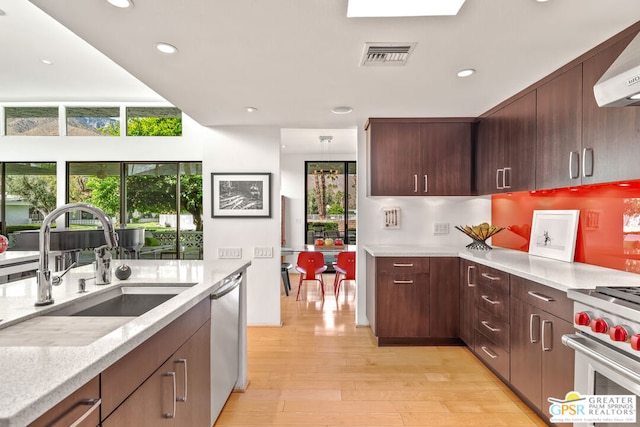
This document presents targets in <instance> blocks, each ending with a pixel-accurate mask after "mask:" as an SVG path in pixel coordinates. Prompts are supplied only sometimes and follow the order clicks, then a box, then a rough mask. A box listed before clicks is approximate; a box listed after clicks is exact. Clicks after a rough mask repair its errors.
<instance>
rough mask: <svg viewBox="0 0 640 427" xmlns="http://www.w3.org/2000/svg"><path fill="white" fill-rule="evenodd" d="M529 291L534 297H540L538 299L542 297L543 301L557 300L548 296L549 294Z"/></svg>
mask: <svg viewBox="0 0 640 427" xmlns="http://www.w3.org/2000/svg"><path fill="white" fill-rule="evenodd" d="M527 293H528V294H529V295H531V296H532V297H534V298H538V299H541V300H542V301H545V302H552V301H555V300H554V299H553V298H551V297H548V296H546V295H542V294H539V293H537V292H534V291H529V292H527Z"/></svg>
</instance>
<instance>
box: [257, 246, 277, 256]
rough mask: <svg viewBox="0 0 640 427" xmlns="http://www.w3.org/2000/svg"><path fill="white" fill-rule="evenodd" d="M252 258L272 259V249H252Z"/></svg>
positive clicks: (267, 247) (268, 247)
mask: <svg viewBox="0 0 640 427" xmlns="http://www.w3.org/2000/svg"><path fill="white" fill-rule="evenodd" d="M253 257H254V258H273V247H272V246H265V247H256V248H254V249H253Z"/></svg>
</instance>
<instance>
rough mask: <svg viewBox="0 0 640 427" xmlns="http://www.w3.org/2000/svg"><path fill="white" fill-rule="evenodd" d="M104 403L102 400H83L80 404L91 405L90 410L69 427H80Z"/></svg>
mask: <svg viewBox="0 0 640 427" xmlns="http://www.w3.org/2000/svg"><path fill="white" fill-rule="evenodd" d="M101 403H102V399H82V400H81V401H80V402H79V403H78V404H79V405H90V406H89V409H87V410H86V411H85V412H84V414H82V415H80V417H79V418H78V419H77V420H75V421H74V422H73V423H72V424H70V425H69V427H78V426H79V425H80V424H81V423H82V422H83V421H84V420H86V419H87V418H88V417H89V415H91V414H92V413H93V412H95V410H96V409H98V408H99V407H100V404H101Z"/></svg>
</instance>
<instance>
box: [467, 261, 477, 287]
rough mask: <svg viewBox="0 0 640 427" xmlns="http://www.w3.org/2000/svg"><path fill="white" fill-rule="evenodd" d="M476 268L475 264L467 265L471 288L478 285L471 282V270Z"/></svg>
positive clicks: (468, 280) (468, 282) (468, 284)
mask: <svg viewBox="0 0 640 427" xmlns="http://www.w3.org/2000/svg"><path fill="white" fill-rule="evenodd" d="M475 269H476V266H475V265H468V266H467V286H469V287H470V288H473V287H474V286H475V285H476V284H475V283H471V270H474V271H475Z"/></svg>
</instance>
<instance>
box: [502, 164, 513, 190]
mask: <svg viewBox="0 0 640 427" xmlns="http://www.w3.org/2000/svg"><path fill="white" fill-rule="evenodd" d="M502 176H503V180H504V181H503V187H504V188H511V168H504V173H503V174H502Z"/></svg>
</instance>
